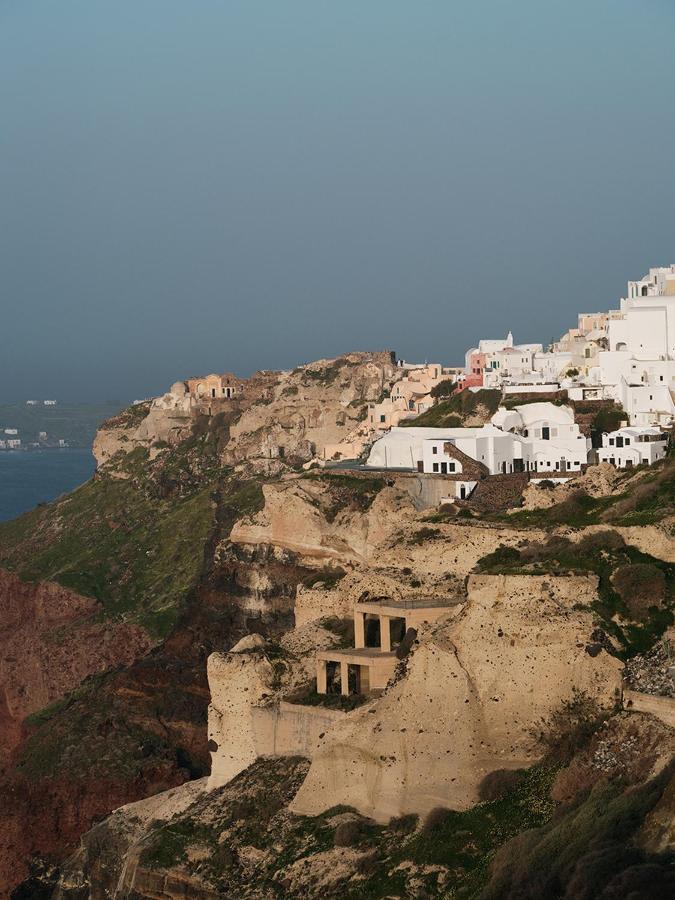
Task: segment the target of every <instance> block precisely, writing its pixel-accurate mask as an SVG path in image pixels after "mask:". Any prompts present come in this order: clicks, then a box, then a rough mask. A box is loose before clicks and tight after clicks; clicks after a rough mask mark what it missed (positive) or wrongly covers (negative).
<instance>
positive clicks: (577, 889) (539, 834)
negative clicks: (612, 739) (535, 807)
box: [479, 767, 673, 900]
mask: <svg viewBox="0 0 675 900" xmlns="http://www.w3.org/2000/svg"><path fill="white" fill-rule="evenodd" d="M670 777H672V767H671V768H670V770H669V769H666V770H665V771H664V772H663V773H662V774H661V775H660V776H658V777H657V778H655V779H653V780H652V781H651V782H648V783H647V784H645V785H641V786H640V787H638V788H634V789H631V790H626V789H624V788H623V787H622V785H621V784H620V783H617V782H614V783H610V784H606V783H603V782H600V783H599V784H598V785H596V787H595V788H594V789H593V790H592V791H591V793H590V795H589V796H588V797H586V798H584V799H582V801H581V802H578V803H577V804H576V805H575V806H573V807H572V808H570V809H568V810H567V811H564V812H563V813H562V814H561V815H559V816H557V817H556V818H555V819H553V820H551V821H549V822H547V823H544V824H543V825H542V826H540V827H539V828H536V829H535V830H533V831H526V832H524V833H523V834H520V835H518V836H517V837H516V838H515V839H514V840H511V841H509V842H508V843H506V844H505V845H504V846H503V847H502V848H501V849H500V850H498V851H497V854H496V856H495V859H494V861H493V863H492V866H491V878H490V881H489V883H488V884H487V886H486V887H485V889H484V890H483V891H482V892H481V893H480V895H479V896H480V900H500V898H503V897H562V896H565V897H585V898H593V897H600V896H603V897H617V898H618V897H628V896H630V897H636V898H637V897H640V898H647V897H666V896H669V895H670V894H671V893H672V887H673V883H672V863H673V854H672V853H663V854H659V855H657V856H651V857H649V856H648V855H647V854H646V853H644V851H641V850H639V849H638V847H637V846H635V845H634V844H633V843H632V840H631V839H632V838H633V836H634V835H635V834H636V832H637V831H638V830H639V828H640V826H641V825H642V823H643V822H644V820H645V817H646V815H647V814H648V813H649V812H650V811H651V810H652V809H653V808H654V806H655V805H656V803H657V802H658V801H659V799H660V798H661V796H662V795H663V791H664V787H665V785H666V784H667V783H668V779H669V778H670ZM605 891H606V893H604V892H605Z"/></svg>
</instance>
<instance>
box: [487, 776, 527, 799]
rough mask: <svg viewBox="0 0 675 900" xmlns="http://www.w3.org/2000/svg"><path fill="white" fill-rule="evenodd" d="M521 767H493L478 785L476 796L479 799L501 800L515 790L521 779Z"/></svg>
mask: <svg viewBox="0 0 675 900" xmlns="http://www.w3.org/2000/svg"><path fill="white" fill-rule="evenodd" d="M523 774H524V773H523V771H522V769H495V771H494V772H488V774H487V775H486V776H485V778H483V780H482V781H481V783H480V784H479V785H478V796H479V797H480V799H481V800H484V801H491V800H501V799H502V797H505V796H506V795H507V794H509V793H510V792H511V791H513V790H515V789H516V788H517V787H518V785H519V784H520V782H521V781H522V780H523Z"/></svg>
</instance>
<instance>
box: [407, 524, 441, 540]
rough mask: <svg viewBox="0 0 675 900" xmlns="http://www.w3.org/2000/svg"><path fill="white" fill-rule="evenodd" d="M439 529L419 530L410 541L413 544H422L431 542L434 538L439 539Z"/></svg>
mask: <svg viewBox="0 0 675 900" xmlns="http://www.w3.org/2000/svg"><path fill="white" fill-rule="evenodd" d="M440 536H441V531H440V528H427V527H424V528H420V530H419V531H418V532H416V533H415V534H414V535H413V537H412V538H411V539H410V541H411V543H413V544H423V543H424V542H425V541H432V540H434V538H437V537H440Z"/></svg>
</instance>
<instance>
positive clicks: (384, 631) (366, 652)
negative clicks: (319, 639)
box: [316, 599, 449, 696]
mask: <svg viewBox="0 0 675 900" xmlns="http://www.w3.org/2000/svg"><path fill="white" fill-rule="evenodd" d="M448 609H449V604H448V603H446V602H444V601H443V600H438V599H431V600H423V599H419V600H414V599H408V600H390V599H382V600H374V601H366V602H361V603H356V604H355V605H354V644H355V646H354V647H353V648H352V649H347V650H323V651H320V652H319V653H317V656H316V690H317V693H318V694H328V693H338V689H339V692H340V693H341V694H342V695H343V696H348V695H349V694H376V693H379V692H381V691H382V690H383V689H384V688H385V687H386V686H387V682H388V681H389V679H390V678H391V677H392V675H393V674H394V670H395V668H396V662H397V658H398V656H397V652H396V651H397V649H398V648H399V647H400V645H401V642H402V641H403V639H404V638H405V637H406V635H408V634H410V633H411V632H412V633H413V634H415V635H416V634H417V630H418V629H419V628H420V627H422V626H423V625H429V624H430V623H432V622H435V621H436V620H437V619H438V618H439V617H440V616H442V615H443V614H444V613H445V612H447V611H448Z"/></svg>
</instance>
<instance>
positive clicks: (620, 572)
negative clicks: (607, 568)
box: [612, 563, 666, 621]
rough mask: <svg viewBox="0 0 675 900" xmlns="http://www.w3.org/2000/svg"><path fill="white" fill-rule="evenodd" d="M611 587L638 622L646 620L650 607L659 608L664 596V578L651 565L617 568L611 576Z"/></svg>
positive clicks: (631, 565)
mask: <svg viewBox="0 0 675 900" xmlns="http://www.w3.org/2000/svg"><path fill="white" fill-rule="evenodd" d="M612 585H613V586H614V590H615V591H616V592H617V594H618V595H619V596H620V597H621V599H622V600H623V602H624V603H625V604H626V606H627V607H628V611H629V613H630V615H631V617H632V618H633V619H637V620H638V621H641V620H643V619H645V618H647V615H648V612H649V608H650V606H656V607H660V606H661V605H662V603H663V600H664V598H665V596H666V577H665V575H664V573H663V572H662V571H661V569H659V568H658V566H654V565H652V564H651V563H629V564H628V565H625V566H619V567H618V569H615V570H614V573H613V575H612Z"/></svg>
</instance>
